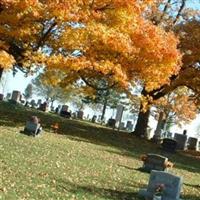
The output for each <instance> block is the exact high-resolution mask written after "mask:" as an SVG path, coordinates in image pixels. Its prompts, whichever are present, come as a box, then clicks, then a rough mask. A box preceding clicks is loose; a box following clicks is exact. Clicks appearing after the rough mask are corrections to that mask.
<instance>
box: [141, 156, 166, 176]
mask: <svg viewBox="0 0 200 200" xmlns="http://www.w3.org/2000/svg"><path fill="white" fill-rule="evenodd" d="M167 161H168V158H167V157H164V156H161V155H158V154H147V159H146V160H145V161H144V165H143V169H144V170H145V171H148V172H150V171H151V170H159V171H164V170H166V166H165V163H166V162H167Z"/></svg>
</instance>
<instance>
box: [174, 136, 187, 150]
mask: <svg viewBox="0 0 200 200" xmlns="http://www.w3.org/2000/svg"><path fill="white" fill-rule="evenodd" d="M174 140H176V142H177V149H178V150H185V149H186V147H187V146H186V144H187V135H185V134H179V133H175V135H174Z"/></svg>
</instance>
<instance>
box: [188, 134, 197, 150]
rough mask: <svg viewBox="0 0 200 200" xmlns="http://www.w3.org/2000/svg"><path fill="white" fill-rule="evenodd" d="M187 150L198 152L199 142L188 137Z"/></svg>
mask: <svg viewBox="0 0 200 200" xmlns="http://www.w3.org/2000/svg"><path fill="white" fill-rule="evenodd" d="M188 149H189V150H195V151H198V150H199V140H198V139H197V138H193V137H189V139H188Z"/></svg>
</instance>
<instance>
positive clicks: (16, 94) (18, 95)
mask: <svg viewBox="0 0 200 200" xmlns="http://www.w3.org/2000/svg"><path fill="white" fill-rule="evenodd" d="M20 98H21V92H20V91H17V90H14V91H13V93H12V97H11V100H13V101H14V102H19V101H20Z"/></svg>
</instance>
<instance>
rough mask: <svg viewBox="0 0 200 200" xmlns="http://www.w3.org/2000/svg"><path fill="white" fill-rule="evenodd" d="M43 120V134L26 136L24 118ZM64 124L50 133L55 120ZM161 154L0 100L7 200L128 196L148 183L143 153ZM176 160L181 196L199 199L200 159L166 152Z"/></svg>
mask: <svg viewBox="0 0 200 200" xmlns="http://www.w3.org/2000/svg"><path fill="white" fill-rule="evenodd" d="M31 115H37V116H39V117H40V118H41V121H42V124H43V127H44V128H45V131H44V134H43V135H42V136H41V137H36V138H33V137H28V136H26V135H23V134H21V133H19V132H20V130H23V126H24V123H25V121H26V119H27V118H28V117H29V116H31ZM54 122H58V123H59V124H60V126H61V128H60V130H59V134H54V133H52V132H50V130H49V127H50V125H51V124H52V123H54ZM148 152H152V153H160V154H163V152H161V150H160V149H159V147H158V146H155V145H154V144H151V143H150V142H148V141H143V140H142V139H138V138H135V137H133V136H132V135H130V134H128V133H123V132H120V133H118V132H115V131H112V130H111V129H107V128H104V127H101V126H98V125H94V124H91V123H89V122H83V121H77V120H67V119H63V118H60V117H59V116H56V115H53V114H47V113H43V112H39V111H35V110H32V109H25V108H22V107H21V106H15V105H12V104H8V103H0V160H1V162H0V169H1V174H0V175H1V182H0V195H1V199H5V200H12V199H13V200H18V199H20V200H22V199H27V200H33V199H36V200H37V199H45V200H50V199H52V200H57V199H63V200H64V199H70V200H72V199H73V200H79V199H80V200H84V199H88V200H89V199H91V200H105V199H107V200H108V199H110V200H126V199H127V200H130V199H139V198H138V195H137V193H138V191H139V189H140V188H142V187H145V186H146V185H147V183H148V179H149V174H148V173H143V172H141V171H139V170H138V168H140V167H141V166H142V162H141V161H140V159H139V157H140V155H141V154H144V153H148ZM163 155H166V156H168V157H169V158H170V160H171V161H173V162H174V163H175V167H174V168H173V169H172V170H170V171H171V172H172V173H174V174H177V175H180V176H183V180H184V185H183V191H182V193H181V194H182V198H183V199H187V200H189V199H193V200H200V160H198V159H194V158H192V157H189V156H186V155H182V154H180V153H177V154H174V155H171V154H163Z"/></svg>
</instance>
